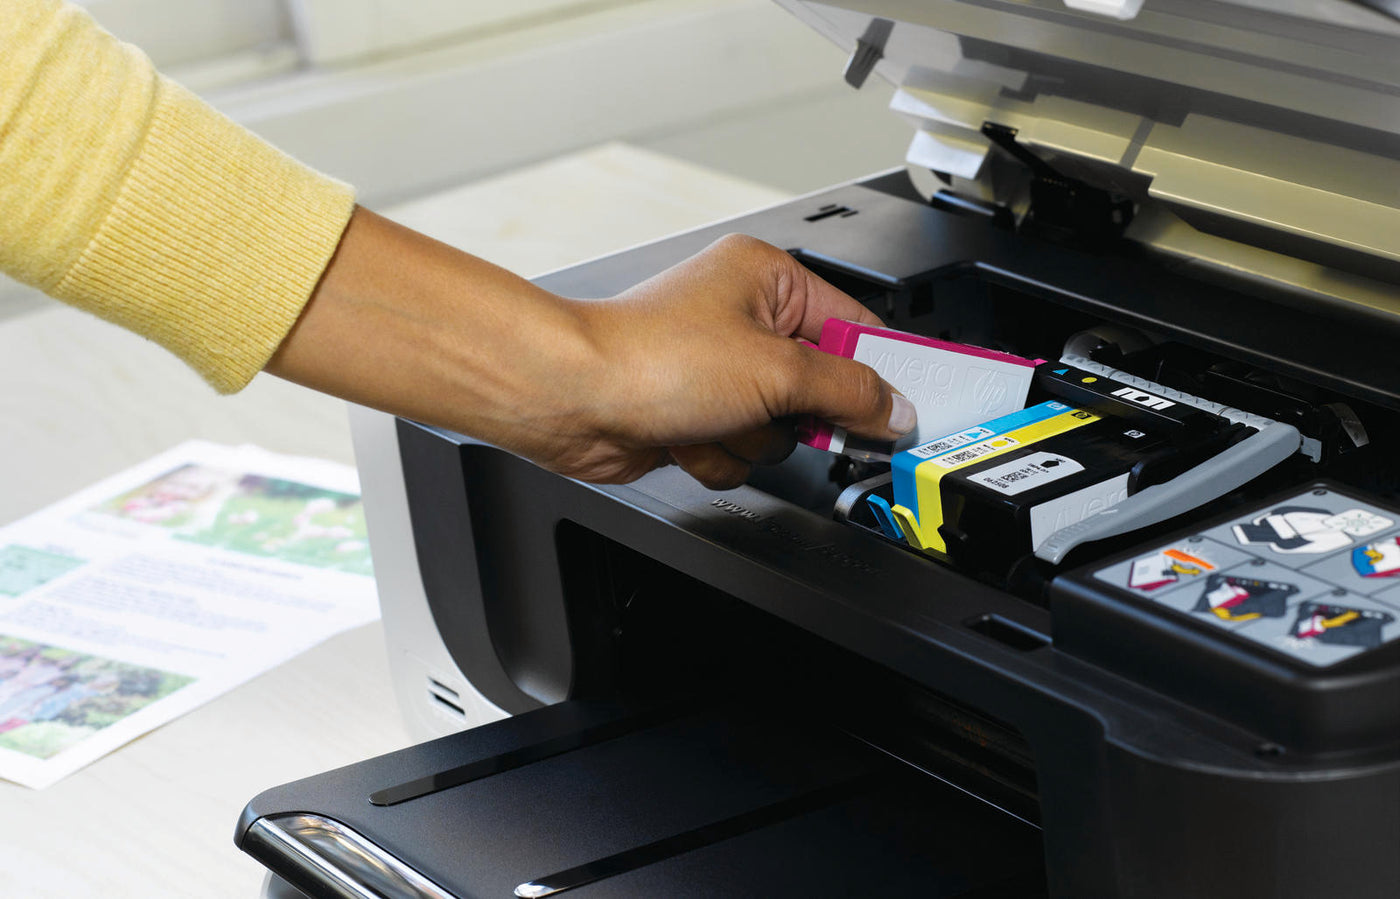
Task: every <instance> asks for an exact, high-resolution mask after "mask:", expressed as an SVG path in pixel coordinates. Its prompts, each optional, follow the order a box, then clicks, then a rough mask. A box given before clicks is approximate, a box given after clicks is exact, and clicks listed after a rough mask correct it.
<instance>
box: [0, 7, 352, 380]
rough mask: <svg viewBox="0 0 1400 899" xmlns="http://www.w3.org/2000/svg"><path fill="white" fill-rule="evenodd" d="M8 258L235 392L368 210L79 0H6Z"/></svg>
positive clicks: (0, 37)
mask: <svg viewBox="0 0 1400 899" xmlns="http://www.w3.org/2000/svg"><path fill="white" fill-rule="evenodd" d="M0 7H3V10H0V270H3V271H4V272H6V273H7V274H9V275H11V276H12V277H14V278H16V279H18V280H20V281H23V282H25V283H28V284H32V285H34V286H36V287H38V288H40V289H41V290H43V291H45V292H46V293H48V294H50V295H52V296H54V297H57V298H58V299H60V300H64V301H65V302H68V303H71V304H73V305H75V306H78V307H80V308H82V309H86V310H88V311H89V312H93V313H95V314H97V315H99V316H101V317H103V318H105V319H108V320H109V321H112V322H115V323H116V324H118V325H121V326H122V327H125V328H128V329H130V330H132V331H135V332H137V333H139V334H143V335H145V336H147V337H149V338H151V339H152V340H155V341H156V342H158V343H160V344H161V345H162V346H164V347H166V348H167V349H169V350H170V351H171V352H173V353H175V354H176V355H177V356H179V357H180V358H182V359H184V360H185V361H186V362H187V363H189V364H190V365H191V366H192V367H193V368H194V369H195V370H196V371H198V372H199V373H200V374H201V375H203V376H204V378H205V379H206V380H207V381H209V383H210V384H212V385H213V386H214V387H215V388H216V389H217V390H219V391H220V392H225V393H229V392H233V391H236V390H238V389H240V388H241V387H243V386H244V385H245V384H246V383H247V382H248V381H249V380H250V379H251V378H252V377H253V375H254V374H256V373H257V372H258V371H259V370H260V369H261V368H262V367H263V366H264V365H265V364H266V363H267V360H268V359H269V358H270V357H271V356H272V354H273V352H275V351H276V349H277V347H278V345H279V344H280V343H281V342H282V339H283V338H284V337H285V336H286V334H287V332H288V330H290V328H291V327H292V325H293V324H295V322H296V319H297V316H298V315H299V314H300V312H301V309H302V306H303V305H304V304H305V303H306V301H307V299H308V298H309V297H310V295H311V292H312V291H313V290H314V289H315V287H316V283H317V281H318V280H319V279H320V276H321V273H322V272H323V271H324V269H325V267H326V265H327V264H328V263H329V261H330V258H331V255H332V254H333V253H334V252H335V248H336V245H337V243H338V242H339V240H340V236H341V233H342V232H343V231H344V229H345V225H346V223H347V222H348V221H349V218H350V213H351V212H352V210H353V208H354V197H353V194H352V192H351V190H350V188H349V187H347V186H346V185H344V184H341V183H339V182H337V181H334V180H332V179H330V178H327V177H325V176H323V175H320V174H318V173H316V172H314V171H312V170H310V169H308V168H306V167H305V166H303V165H301V164H300V163H298V162H296V161H295V160H293V159H291V158H290V157H288V156H286V155H284V154H282V153H281V152H279V151H278V150H276V149H275V148H273V147H271V146H270V145H268V144H267V143H265V142H264V141H262V140H261V139H260V138H258V137H256V136H254V135H253V134H251V133H250V132H248V131H246V130H245V129H243V128H241V127H240V126H238V125H236V124H234V123H233V122H231V121H229V120H228V119H227V118H225V117H224V116H222V115H220V114H219V113H217V112H215V111H214V110H213V109H211V108H210V107H209V106H207V105H206V104H205V103H203V102H202V101H201V100H199V99H198V98H197V97H195V96H194V95H193V94H191V93H190V92H189V91H186V90H184V89H183V88H181V87H180V86H179V85H176V84H175V83H173V82H171V81H169V80H167V79H165V78H162V77H161V76H160V75H159V74H157V73H156V72H155V70H154V69H153V67H152V65H151V63H150V60H149V59H147V58H146V57H145V56H144V55H143V54H142V53H140V51H138V50H136V49H135V48H133V47H130V46H128V45H126V44H122V43H121V42H119V41H117V40H116V39H114V38H113V37H111V36H110V35H108V34H107V33H106V32H104V31H102V30H101V29H100V28H98V27H97V26H96V24H95V23H94V22H93V21H92V19H91V18H90V17H89V16H88V15H87V13H86V12H84V11H82V10H81V9H78V8H76V7H72V6H69V5H66V4H65V3H64V2H62V0H0Z"/></svg>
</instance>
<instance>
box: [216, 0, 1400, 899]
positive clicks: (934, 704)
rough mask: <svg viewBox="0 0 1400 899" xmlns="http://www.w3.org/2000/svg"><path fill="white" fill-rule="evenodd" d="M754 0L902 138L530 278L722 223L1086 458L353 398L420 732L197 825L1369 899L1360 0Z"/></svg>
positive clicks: (1386, 694)
mask: <svg viewBox="0 0 1400 899" xmlns="http://www.w3.org/2000/svg"><path fill="white" fill-rule="evenodd" d="M780 2H781V3H782V5H783V6H784V7H787V8H788V9H789V10H790V11H791V12H792V13H793V14H794V15H795V16H796V17H797V18H799V19H801V20H802V21H803V22H805V23H807V24H808V25H810V26H811V27H814V28H816V29H817V30H818V31H820V32H821V33H823V34H824V35H826V36H828V37H829V38H830V39H831V40H833V41H835V42H837V43H838V44H840V45H841V46H842V47H844V48H845V49H847V50H848V51H849V53H850V57H849V63H848V65H847V67H846V69H845V72H844V77H845V79H846V81H848V82H849V83H850V84H851V85H852V86H853V88H857V89H858V88H860V87H861V85H862V84H864V83H866V82H867V80H869V79H871V78H884V79H886V80H887V81H889V82H890V83H892V84H893V85H894V86H895V88H896V90H895V93H894V99H893V101H892V114H895V115H898V116H901V117H903V119H905V120H907V121H908V123H909V125H910V127H911V131H912V135H913V138H912V142H911V144H910V146H909V150H908V156H907V159H906V160H905V161H904V165H903V166H900V167H898V168H894V169H891V170H890V171H887V172H883V173H880V174H876V175H873V176H871V177H869V178H866V179H863V180H859V181H856V182H854V183H850V184H844V185H840V186H836V187H833V188H831V189H828V190H823V191H819V192H817V193H815V194H811V195H808V196H804V197H802V198H799V199H797V200H794V201H791V202H788V203H784V204H781V205H778V206H775V207H772V208H769V209H765V210H762V211H759V212H755V213H753V214H750V215H745V216H742V217H740V218H737V219H734V220H731V221H726V222H723V223H720V224H717V225H714V226H712V227H706V228H701V229H699V230H696V231H692V232H689V233H685V234H681V235H677V236H675V237H672V238H668V239H664V240H661V241H658V242H655V243H651V244H648V245H644V246H641V247H637V248H635V249H631V250H628V251H625V252H622V253H619V254H616V255H613V256H609V257H606V258H603V259H599V260H596V261H593V262H590V263H586V264H583V265H579V266H576V267H572V268H569V269H567V270H564V271H560V272H557V273H554V274H552V275H549V276H547V277H544V278H542V279H540V283H541V284H543V285H544V286H545V287H547V288H549V289H551V290H554V291H557V292H559V293H563V294H567V295H571V296H577V297H605V296H610V295H612V294H615V293H617V292H619V291H621V290H623V289H625V288H627V287H629V286H631V285H632V284H635V283H637V282H639V281H641V280H642V279H644V278H647V277H649V276H650V275H652V274H654V273H656V272H658V271H660V270H662V269H664V268H665V267H667V266H669V265H672V264H674V263H676V262H678V261H680V260H682V259H684V258H686V257H687V256H689V255H691V254H693V253H695V252H697V251H698V250H700V249H701V248H703V247H704V246H706V245H707V244H708V243H710V242H711V241H712V240H714V239H715V238H716V237H718V236H720V235H722V234H724V233H727V232H735V231H737V232H744V233H748V234H752V235H756V236H758V237H760V238H763V239H765V240H767V241H769V242H771V243H773V244H776V245H778V246H780V247H783V248H785V249H787V250H789V251H791V252H792V253H793V254H794V255H795V256H796V258H798V259H799V260H801V261H802V262H803V263H804V264H805V265H807V266H809V267H810V268H811V269H813V270H814V271H816V272H817V273H819V274H820V275H821V276H822V277H824V278H827V279H829V280H830V281H831V282H832V283H834V284H836V285H837V286H839V287H840V288H842V289H843V290H845V291H847V292H848V293H850V294H851V295H852V296H854V297H856V298H858V299H859V300H861V301H862V302H864V303H866V304H867V305H868V306H869V307H870V308H871V309H872V310H873V311H874V312H876V313H877V314H878V315H880V316H881V317H882V318H883V319H884V321H885V322H886V323H888V324H889V326H890V327H891V328H894V329H899V330H901V331H905V332H911V333H913V334H917V335H922V336H924V337H927V338H933V339H936V340H939V341H945V342H948V343H949V344H955V345H966V346H971V347H977V348H980V349H981V350H984V351H989V352H996V353H999V354H1012V355H1014V356H1016V357H1019V358H1022V359H1026V360H1031V362H1032V363H1034V364H1035V365H1036V369H1035V378H1034V382H1033V383H1032V384H1031V386H1030V387H1029V390H1030V394H1029V395H1028V396H1027V399H1026V401H1025V404H1024V405H1025V408H1024V409H1023V410H1022V411H1021V412H1016V413H1013V414H1014V415H1023V416H1025V415H1040V416H1041V417H1042V418H1043V417H1045V416H1064V415H1070V416H1073V415H1076V414H1077V415H1078V420H1077V421H1070V420H1069V419H1065V422H1066V424H1065V427H1070V426H1074V427H1078V426H1079V425H1080V424H1083V423H1084V422H1088V421H1090V420H1091V419H1092V420H1093V422H1095V423H1096V424H1095V427H1097V428H1098V432H1096V433H1099V435H1100V436H1099V437H1096V438H1095V440H1098V441H1099V443H1095V444H1093V446H1095V447H1098V448H1097V449H1093V451H1092V453H1091V452H1090V450H1089V449H1087V448H1088V447H1090V443H1091V442H1092V441H1090V440H1089V437H1087V436H1086V437H1084V438H1083V440H1081V441H1080V443H1078V444H1074V446H1076V447H1079V449H1070V448H1066V447H1068V446H1069V444H1063V445H1062V444H1054V451H1053V452H1051V451H1050V450H1048V449H1046V447H1050V446H1051V444H1041V443H1037V442H1034V441H1032V440H1030V439H1029V438H1027V437H1026V434H1027V433H1028V431H1027V430H1025V428H1028V427H1030V426H1029V425H1026V423H1025V421H1022V420H1021V419H1017V420H1015V421H1012V422H1010V423H1002V424H997V423H996V422H985V423H979V424H978V425H977V428H981V429H982V430H981V431H979V430H977V428H974V429H973V431H972V432H970V435H969V433H961V432H960V433H958V434H952V435H949V436H948V438H947V439H948V441H950V442H949V443H947V445H946V446H935V447H934V448H933V449H927V450H925V455H924V457H921V458H919V459H917V460H914V462H913V463H911V467H910V468H909V469H908V471H905V469H902V468H900V463H899V460H900V455H899V454H896V455H895V456H894V458H893V459H892V460H888V461H887V460H885V459H881V458H879V457H877V456H871V455H869V454H867V455H866V456H865V457H864V458H854V457H853V456H852V455H838V454H832V453H829V452H825V451H823V450H820V449H815V448H812V447H809V446H799V447H798V449H797V451H796V452H794V453H793V455H792V456H791V457H790V458H789V459H788V460H787V461H786V462H784V463H783V464H781V465H778V466H776V467H773V468H771V469H767V470H762V471H757V472H755V474H754V475H753V477H752V478H751V480H750V482H749V483H747V484H746V485H744V486H742V487H739V488H737V489H734V490H729V491H724V492H720V493H715V492H711V491H708V490H706V489H704V488H703V487H701V486H700V485H698V484H696V483H695V482H693V481H691V480H689V479H688V478H687V477H686V476H685V475H684V474H682V473H681V472H679V471H678V470H675V469H663V470H658V471H655V472H653V473H651V474H649V475H647V476H646V477H644V478H642V479H641V480H639V481H637V482H636V483H634V484H631V485H627V486H592V485H587V484H581V483H577V482H573V481H570V480H567V479H565V478H561V477H559V476H557V475H554V474H552V473H549V472H546V471H543V470H541V469H539V468H537V467H535V466H533V465H531V464H530V463H528V462H524V461H522V460H520V459H517V458H515V457H513V456H511V455H509V454H507V453H505V452H502V451H500V450H498V449H495V448H493V447H491V446H487V445H483V444H481V443H479V442H476V441H474V440H471V439H469V438H466V437H464V436H462V435H459V434H454V433H449V432H446V431H443V430H440V429H437V428H432V427H425V426H423V425H421V424H417V423H414V422H411V421H405V420H397V419H395V418H393V417H390V416H387V415H383V414H381V413H377V412H373V411H369V410H363V409H356V410H353V413H352V426H353V431H354V438H355V449H356V455H357V458H358V461H359V466H360V471H361V478H362V484H363V494H364V502H365V506H366V512H367V515H368V517H369V527H370V537H371V543H372V547H373V553H374V563H375V570H376V573H377V577H378V582H379V590H380V596H381V600H382V604H383V613H384V626H385V630H386V633H387V637H388V641H389V644H390V646H389V648H390V660H391V666H392V669H393V672H394V678H395V686H396V689H397V695H398V697H399V700H400V702H401V704H402V706H403V709H404V712H405V714H406V716H407V718H408V719H409V721H410V724H411V726H412V727H413V728H414V729H415V730H416V731H418V732H419V733H420V734H421V735H422V736H423V737H424V738H425V739H426V740H427V742H425V743H423V744H422V745H419V746H415V747H412V748H409V749H405V750H402V751H400V752H396V753H392V754H390V755H387V756H384V757H381V758H377V759H372V760H369V761H366V762H363V763H360V764H356V765H352V766H350V767H348V768H344V769H340V770H338V771H333V772H330V773H327V774H324V775H320V776H317V777H312V778H309V779H306V780H303V781H299V782H296V783H293V784H288V785H285V786H281V787H276V788H273V789H270V790H268V791H267V792H265V793H263V794H262V795H260V796H258V797H256V798H255V799H253V800H252V801H251V802H250V803H249V805H248V807H247V809H246V810H245V811H244V814H243V816H242V818H241V819H240V821H239V823H238V827H237V833H236V840H237V843H238V845H239V846H240V847H241V848H242V849H243V850H244V851H246V852H248V853H250V854H252V855H253V856H255V857H256V858H258V859H259V860H260V861H261V862H263V863H264V864H265V865H266V866H267V867H268V868H269V869H270V870H271V871H272V872H275V874H276V875H277V876H278V877H280V878H281V879H282V880H283V881H285V882H286V883H287V884H290V885H291V886H292V887H295V888H296V889H297V890H300V891H301V892H303V893H305V894H307V895H311V896H316V897H349V896H354V897H369V896H395V897H398V896H407V897H419V899H422V897H478V896H481V897H486V896H512V895H513V896H521V897H536V896H552V895H562V894H566V893H567V894H569V895H570V896H571V897H572V896H575V895H577V896H578V897H580V899H582V897H587V896H668V897H670V896H798V895H800V896H879V895H901V894H902V895H911V896H940V897H953V896H958V897H983V899H986V897H1033V896H1056V897H1188V896H1189V897H1196V896H1232V897H1235V896H1238V897H1353V899H1360V897H1394V896H1397V895H1400V362H1398V361H1397V360H1400V353H1397V350H1396V348H1397V346H1400V20H1397V15H1400V5H1397V4H1396V3H1395V2H1393V0H1357V2H1348V0H833V2H829V3H816V2H805V0H780ZM716 64H722V61H719V60H717V61H716ZM841 75H842V73H839V72H833V77H841ZM832 127H840V123H833V124H832ZM894 162H897V161H893V160H892V163H894ZM1094 385H1098V388H1105V387H1111V388H1112V389H1096V388H1095V386H1094ZM1036 409H1042V410H1043V414H1042V413H1037V412H1035V410H1036ZM1173 410H1174V411H1173ZM1178 412H1179V413H1183V414H1181V415H1177V413H1178ZM1174 415H1175V416H1176V417H1175V418H1173V416H1174ZM1154 416H1155V417H1154ZM1017 428H1021V430H1017ZM983 431H985V432H986V434H983V433H982V432H983ZM1036 433H1037V434H1040V432H1036ZM1075 433H1081V431H1076V432H1075ZM1082 433H1083V434H1086V435H1088V434H1089V433H1090V431H1089V429H1088V428H1084V429H1082ZM1017 434H1019V435H1021V436H1020V437H1016V436H1015V435H1017ZM1143 434H1148V435H1155V436H1154V437H1153V440H1155V441H1156V442H1155V443H1153V444H1152V446H1153V447H1155V448H1154V449H1151V450H1147V449H1143V450H1141V451H1138V450H1133V449H1132V447H1129V449H1128V450H1122V452H1120V449H1115V448H1114V447H1117V446H1118V445H1119V444H1125V445H1126V442H1130V441H1132V440H1137V439H1139V437H1140V436H1141V435H1143ZM987 435H1000V436H987ZM1134 435H1138V436H1136V437H1135V436H1134ZM1041 436H1043V434H1041ZM1041 436H1038V437H1036V438H1035V439H1036V440H1039V439H1041ZM984 438H985V439H984ZM998 439H1000V440H1001V441H1002V442H1001V443H999V444H995V445H993V442H994V441H996V440H998ZM1007 440H1011V441H1012V442H1015V441H1017V440H1019V441H1020V443H1019V444H1017V445H1016V446H1012V445H1011V444H1010V443H1008V442H1007ZM969 441H974V442H976V441H980V443H975V445H976V446H983V447H984V449H985V451H986V452H987V453H993V452H995V453H997V454H999V455H996V456H995V457H989V458H987V459H976V458H974V456H975V455H976V453H975V452H972V451H967V452H962V453H960V454H956V455H940V454H945V453H948V452H952V450H950V447H952V448H956V447H955V445H956V446H963V445H969V446H972V445H974V443H969ZM1110 444H1112V446H1110ZM1142 446H1146V444H1142ZM982 451H983V450H977V452H982ZM1124 452H1127V453H1129V454H1128V455H1126V456H1125V455H1123V453H1124ZM1134 452H1136V453H1137V455H1133V454H1132V453H1134ZM1037 453H1039V455H1036V454H1037ZM1091 456H1092V458H1091ZM1071 457H1073V458H1071ZM940 460H942V463H946V464H943V469H944V470H937V464H935V463H938V464H942V463H940ZM950 460H952V461H950ZM1076 460H1077V461H1076ZM906 461H908V460H906ZM930 465H933V466H934V467H933V468H928V466H930ZM1018 466H1019V467H1018ZM1052 466H1053V467H1052ZM1113 466H1117V467H1113ZM926 470H927V471H932V472H933V474H932V475H930V476H929V478H927V479H926V480H923V481H920V480H918V479H919V478H920V477H923V475H922V474H920V472H924V471H926ZM1094 470H1101V471H1102V472H1103V473H1104V477H1105V478H1109V477H1110V476H1111V479H1113V483H1114V484H1115V485H1116V486H1115V487H1114V490H1113V491H1112V492H1110V493H1109V494H1104V493H1102V492H1099V493H1094V494H1092V495H1090V494H1083V493H1081V492H1079V488H1075V490H1069V488H1068V486H1067V485H1071V484H1072V483H1078V482H1076V481H1074V480H1073V478H1074V477H1085V476H1087V475H1088V474H1090V473H1092V471H1094ZM911 472H912V474H911ZM901 479H903V480H901ZM1086 483H1087V482H1086ZM1095 483H1102V479H1101V480H1100V481H1098V482H1095ZM910 485H913V487H912V488H911V487H910ZM909 489H914V490H916V491H930V492H920V493H917V494H916V495H915V494H908V493H907V491H908V490H909ZM901 490H904V491H906V493H905V494H904V495H903V496H901V493H900V491H901ZM910 496H914V497H915V498H914V499H910ZM926 501H927V502H935V501H936V506H926V505H925V503H926ZM911 503H912V504H913V505H912V506H911V505H910V504H911ZM896 507H898V508H899V509H903V510H904V512H902V513H900V514H901V515H903V516H904V517H903V518H900V519H898V520H895V519H894V518H892V517H891V516H889V515H885V514H884V510H886V509H895V508H896ZM900 522H903V524H904V527H903V528H901V527H900ZM483 715H486V716H488V717H498V718H500V719H501V720H497V721H495V722H493V723H490V724H486V725H484V726H481V727H477V728H473V729H470V730H464V729H463V727H464V721H465V720H467V718H468V717H470V718H472V719H473V720H480V719H481V718H482V716H483Z"/></svg>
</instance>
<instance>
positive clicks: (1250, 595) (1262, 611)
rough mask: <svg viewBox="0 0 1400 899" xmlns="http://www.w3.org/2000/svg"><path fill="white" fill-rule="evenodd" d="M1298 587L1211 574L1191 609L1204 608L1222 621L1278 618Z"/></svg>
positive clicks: (1203, 609) (1286, 607)
mask: <svg viewBox="0 0 1400 899" xmlns="http://www.w3.org/2000/svg"><path fill="white" fill-rule="evenodd" d="M1297 592H1298V588H1297V587H1296V586H1294V585H1293V584H1285V583H1282V582H1280V581H1262V580H1256V579H1254V578H1247V577H1239V576H1237V575H1221V574H1212V575H1211V576H1210V577H1209V578H1207V579H1206V586H1205V589H1204V590H1203V591H1202V592H1201V597H1200V599H1198V600H1197V601H1196V606H1195V608H1194V609H1192V611H1194V612H1206V613H1209V614H1212V615H1214V616H1215V617H1217V618H1219V619H1221V620H1222V621H1252V620H1254V619H1255V618H1282V617H1283V616H1284V615H1286V614H1287V613H1288V600H1289V598H1291V597H1292V596H1293V595H1294V594H1295V593H1297Z"/></svg>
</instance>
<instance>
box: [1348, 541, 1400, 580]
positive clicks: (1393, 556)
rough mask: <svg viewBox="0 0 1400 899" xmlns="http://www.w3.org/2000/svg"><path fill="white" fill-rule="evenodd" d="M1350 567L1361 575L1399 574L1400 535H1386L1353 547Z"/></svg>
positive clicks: (1381, 575)
mask: <svg viewBox="0 0 1400 899" xmlns="http://www.w3.org/2000/svg"><path fill="white" fill-rule="evenodd" d="M1351 567H1352V568H1355V569H1356V573H1357V574H1359V575H1361V576H1362V577H1395V576H1396V575H1400V536H1397V537H1387V538H1386V539H1384V540H1378V541H1376V542H1375V543H1368V544H1366V545H1365V546H1358V547H1357V548H1356V549H1353V550H1352V551H1351Z"/></svg>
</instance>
